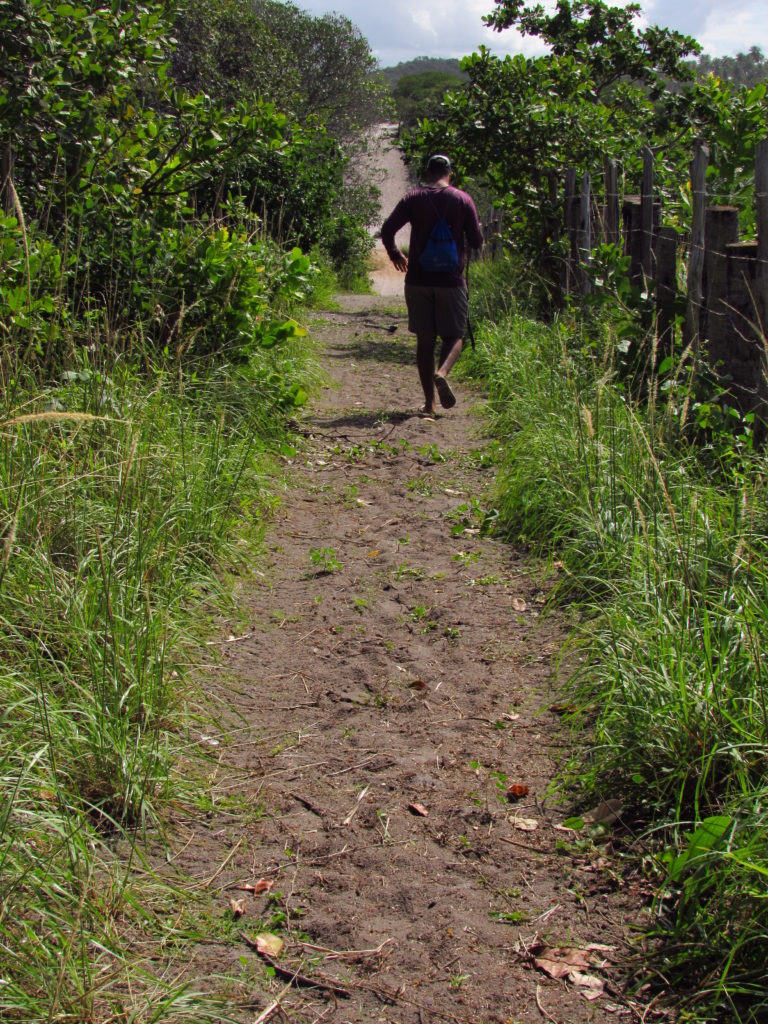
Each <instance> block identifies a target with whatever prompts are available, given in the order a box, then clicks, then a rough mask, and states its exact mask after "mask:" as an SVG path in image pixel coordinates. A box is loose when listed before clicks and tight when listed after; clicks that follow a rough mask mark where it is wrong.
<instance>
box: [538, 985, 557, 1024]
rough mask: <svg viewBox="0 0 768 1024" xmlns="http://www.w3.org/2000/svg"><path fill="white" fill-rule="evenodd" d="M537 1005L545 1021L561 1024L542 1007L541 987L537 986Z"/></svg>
mask: <svg viewBox="0 0 768 1024" xmlns="http://www.w3.org/2000/svg"><path fill="white" fill-rule="evenodd" d="M536 1005H537V1006H538V1008H539V1012H540V1013H541V1015H542V1017H543V1018H544V1019H545V1020H548V1021H549V1022H550V1024H559V1022H558V1021H557V1020H555V1018H554V1017H553V1016H552V1015H551V1014H549V1013H547V1011H546V1010H545V1009H544V1007H543V1006H542V1005H541V985H537V986H536Z"/></svg>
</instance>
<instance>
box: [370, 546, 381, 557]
mask: <svg viewBox="0 0 768 1024" xmlns="http://www.w3.org/2000/svg"><path fill="white" fill-rule="evenodd" d="M378 553H379V549H378V548H374V549H373V551H369V552H368V557H369V558H375V557H376V556H377V555H378Z"/></svg>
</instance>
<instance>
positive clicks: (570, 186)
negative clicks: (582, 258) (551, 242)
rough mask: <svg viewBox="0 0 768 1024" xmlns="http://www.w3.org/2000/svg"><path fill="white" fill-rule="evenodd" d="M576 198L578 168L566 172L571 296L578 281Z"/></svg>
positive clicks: (567, 288) (567, 284) (567, 279)
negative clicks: (575, 282)
mask: <svg viewBox="0 0 768 1024" xmlns="http://www.w3.org/2000/svg"><path fill="white" fill-rule="evenodd" d="M577 201H578V200H577V198H576V168H575V167H569V168H568V170H567V171H566V172H565V196H564V202H565V234H566V238H567V239H568V256H567V257H566V267H565V294H566V295H569V294H570V293H571V291H572V290H573V286H574V281H575V280H576V273H575V271H576V258H577V250H576V237H575V233H576V211H575V210H574V206H575V204H576V202H577Z"/></svg>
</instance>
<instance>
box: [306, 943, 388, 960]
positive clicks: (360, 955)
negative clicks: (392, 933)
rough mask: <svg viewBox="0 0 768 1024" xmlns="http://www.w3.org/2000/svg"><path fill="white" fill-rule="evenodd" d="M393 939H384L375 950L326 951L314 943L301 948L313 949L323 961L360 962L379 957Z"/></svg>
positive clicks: (325, 948)
mask: <svg viewBox="0 0 768 1024" xmlns="http://www.w3.org/2000/svg"><path fill="white" fill-rule="evenodd" d="M394 941H395V940H394V939H385V940H384V941H383V942H382V944H381V945H380V946H377V947H376V948H375V949H345V950H338V949H328V947H327V946H317V945H315V943H314V942H302V946H304V948H305V949H314V950H316V951H317V952H318V953H324V954H325V955H324V957H323V959H325V960H342V959H344V960H362V959H365V958H366V957H371V956H379V954H380V953H381V952H382V951H383V950H384V949H385V948H386V947H387V946H388V945H390V943H392V942H394Z"/></svg>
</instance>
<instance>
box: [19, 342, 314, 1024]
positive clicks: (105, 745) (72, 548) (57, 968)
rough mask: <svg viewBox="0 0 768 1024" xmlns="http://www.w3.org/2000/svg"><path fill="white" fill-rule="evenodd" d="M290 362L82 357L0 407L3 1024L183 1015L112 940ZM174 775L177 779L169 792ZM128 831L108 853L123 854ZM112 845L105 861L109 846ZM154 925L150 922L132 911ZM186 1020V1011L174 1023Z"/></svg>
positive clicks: (278, 354) (122, 921)
mask: <svg viewBox="0 0 768 1024" xmlns="http://www.w3.org/2000/svg"><path fill="white" fill-rule="evenodd" d="M304 356H305V353H303V352H302V351H301V350H299V349H296V348H294V349H293V350H292V351H291V352H289V351H288V350H287V349H285V350H281V349H273V350H269V351H268V352H266V351H263V350H259V351H257V353H256V354H255V355H254V356H253V357H252V359H251V362H250V364H248V365H244V366H241V367H239V368H233V367H226V366H222V367H220V368H219V369H217V370H204V369H203V368H199V369H198V371H197V373H196V374H193V373H187V374H184V375H183V376H180V375H179V374H178V373H176V372H175V371H174V372H172V373H170V374H169V373H166V372H164V371H163V370H161V369H156V368H153V367H151V366H148V367H145V368H144V370H143V372H142V373H141V375H138V374H136V373H135V372H133V371H132V370H131V369H130V368H129V367H127V366H125V365H122V364H121V363H120V362H119V361H118V362H117V363H115V364H114V365H112V366H111V367H110V368H109V370H107V369H106V368H105V367H98V368H97V367H96V366H94V365H92V363H90V362H89V359H88V358H86V357H81V359H80V362H79V364H78V366H77V368H76V369H74V370H71V371H68V372H67V373H65V374H64V375H63V378H62V382H61V383H60V384H59V385H57V386H51V387H48V388H46V389H45V390H40V388H39V386H38V385H37V384H36V383H35V382H30V383H29V385H28V386H27V385H25V383H24V382H23V381H19V380H13V381H9V382H8V386H7V387H6V389H5V392H4V403H3V407H2V408H1V409H0V432H1V433H2V448H1V449H0V531H1V533H2V538H3V539H2V544H1V545H0V1018H2V1019H3V1020H18V1021H22V1020H23V1021H38V1020H39V1021H51V1020H73V1021H81V1020H82V1021H85V1020H108V1019H113V1018H114V1019H120V1020H122V1019H125V1020H129V1019H130V1020H136V1021H140V1020H156V1019H159V1018H160V1017H161V1016H165V1015H168V1014H172V1013H173V1012H174V1010H175V1011H176V1012H178V1013H180V1014H182V1015H183V1014H185V1013H188V1012H189V1011H190V1007H189V1004H188V999H187V996H186V994H185V992H184V990H183V987H180V988H177V989H174V987H173V986H172V985H170V984H165V983H164V982H163V981H162V980H161V978H160V977H159V976H158V977H155V976H153V973H152V972H151V971H150V970H149V969H148V968H147V966H146V965H145V964H143V962H142V961H141V959H140V958H139V954H138V953H135V952H133V951H132V950H131V948H130V945H129V936H130V935H131V934H132V933H135V932H136V930H137V929H139V930H142V929H143V928H144V927H145V925H146V920H145V919H144V915H145V913H146V911H145V909H144V908H142V907H141V899H140V898H139V897H138V896H137V892H136V889H135V885H134V883H133V882H132V880H131V879H132V871H131V868H132V865H133V862H134V861H135V860H136V859H137V858H140V857H141V850H142V843H141V837H142V835H143V833H144V832H145V831H146V830H147V829H148V828H152V827H153V825H154V823H155V822H156V820H157V818H158V816H159V815H160V814H161V812H162V806H163V801H164V799H165V798H166V797H167V796H168V794H169V790H170V787H171V781H170V780H171V765H172V763H173V760H174V757H175V752H176V751H177V749H178V748H179V746H180V745H182V744H184V743H185V737H184V735H183V730H181V728H180V724H179V723H180V721H181V715H180V712H181V710H182V709H183V704H184V701H185V699H186V698H187V696H188V687H187V683H186V678H187V675H188V671H187V666H188V664H189V663H190V662H191V661H192V660H193V659H194V656H195V643H196V641H195V635H194V633H195V627H194V621H195V611H196V609H199V608H200V606H201V603H203V602H206V603H210V602H214V601H216V600H218V599H219V597H220V596H221V591H220V584H219V572H220V569H221V566H222V565H223V564H227V563H228V562H230V563H231V562H232V561H233V560H234V559H236V558H238V557H242V556H238V555H237V553H236V550H240V551H242V548H240V549H237V548H236V540H237V538H238V537H242V536H243V535H251V536H255V535H256V531H257V530H258V528H259V524H260V521H261V519H262V517H263V516H264V514H265V512H266V511H267V510H268V508H269V504H270V502H271V500H272V499H270V497H269V490H268V488H269V485H270V474H271V472H272V471H271V469H270V464H271V461H272V459H273V453H274V452H275V451H276V450H277V449H278V447H279V445H280V444H281V442H282V440H283V439H284V437H285V436H286V430H287V427H286V422H287V416H288V413H289V410H288V409H287V407H286V405H285V394H286V389H285V383H286V381H287V380H289V379H291V378H292V377H294V376H295V374H296V373H297V372H298V369H299V366H300V364H301V363H302V362H303V360H304ZM175 784H176V785H177V784H178V780H176V782H175ZM126 840H127V842H126ZM118 850H119V852H120V855H119V856H118V855H117V851H118ZM151 917H152V915H151V913H150V914H149V915H147V918H151ZM186 1019H191V1018H189V1017H187V1018H186Z"/></svg>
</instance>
